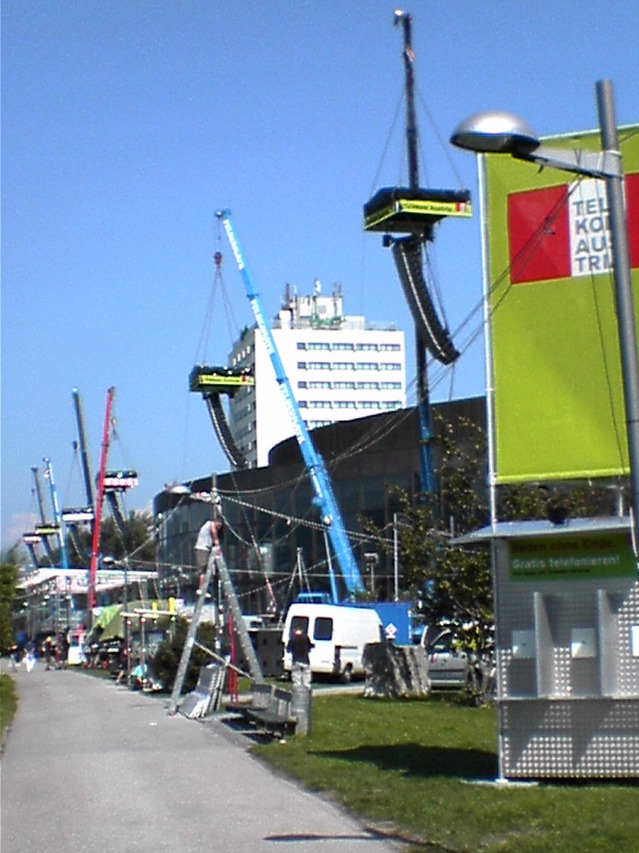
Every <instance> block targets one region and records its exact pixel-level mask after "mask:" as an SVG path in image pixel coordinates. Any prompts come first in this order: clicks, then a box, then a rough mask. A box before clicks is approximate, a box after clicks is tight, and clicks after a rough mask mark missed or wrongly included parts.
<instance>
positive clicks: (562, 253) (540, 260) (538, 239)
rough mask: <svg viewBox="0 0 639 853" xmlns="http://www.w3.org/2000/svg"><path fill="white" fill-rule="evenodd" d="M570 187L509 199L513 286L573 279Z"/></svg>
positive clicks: (534, 192) (531, 192) (518, 194)
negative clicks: (569, 231)
mask: <svg viewBox="0 0 639 853" xmlns="http://www.w3.org/2000/svg"><path fill="white" fill-rule="evenodd" d="M567 202H568V187H567V186H566V185H565V184H564V185H562V186H558V187H546V188H545V189H540V190H526V191H525V192H519V193H512V194H511V195H509V196H508V247H509V252H510V254H509V258H510V280H511V282H512V283H513V284H519V283H523V282H531V281H545V280H547V279H554V278H567V277H568V276H569V275H570V238H569V233H568V204H567Z"/></svg>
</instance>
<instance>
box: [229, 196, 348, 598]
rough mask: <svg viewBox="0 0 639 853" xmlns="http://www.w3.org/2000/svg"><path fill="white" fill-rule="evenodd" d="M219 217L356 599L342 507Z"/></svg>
mask: <svg viewBox="0 0 639 853" xmlns="http://www.w3.org/2000/svg"><path fill="white" fill-rule="evenodd" d="M216 216H217V218H218V219H220V220H221V222H222V224H223V226H224V230H225V231H226V235H227V237H228V240H229V243H230V245H231V249H232V251H233V255H234V256H235V261H236V263H237V266H238V269H239V271H240V274H241V276H242V280H243V282H244V286H245V288H246V295H247V296H248V299H249V302H250V304H251V308H252V309H253V314H254V315H255V319H256V321H257V326H258V328H259V330H260V333H261V335H262V339H263V341H264V345H265V347H266V351H267V352H268V354H269V357H270V359H271V363H272V365H273V369H274V371H275V378H276V380H277V384H278V385H279V387H280V390H281V391H282V394H283V395H284V400H285V403H286V407H287V409H288V413H289V416H290V418H291V422H292V424H293V429H294V431H295V437H296V439H297V443H298V445H299V448H300V452H301V454H302V459H303V460H304V465H305V467H306V470H307V472H308V475H309V477H310V480H311V483H312V486H313V491H314V495H315V497H314V503H315V504H316V506H317V507H318V508H319V511H320V516H321V521H322V524H323V526H324V529H325V531H326V533H327V534H328V538H329V541H330V544H331V546H332V549H333V552H334V554H335V559H336V561H337V564H338V567H339V570H340V573H341V575H342V577H343V579H344V583H345V585H346V589H347V593H348V596H349V597H351V598H353V597H354V596H355V595H356V594H357V593H359V592H363V591H364V585H363V583H362V579H361V576H360V573H359V568H358V566H357V563H356V562H355V558H354V556H353V551H352V549H351V545H350V542H349V540H348V536H347V535H346V530H345V528H344V522H343V520H342V516H341V513H340V511H339V507H338V506H337V501H336V500H335V495H334V494H333V489H332V486H331V482H330V478H329V476H328V473H327V471H326V467H325V465H324V461H323V459H322V457H321V456H320V454H319V453H318V452H317V450H316V449H315V446H314V444H313V440H312V438H311V436H310V433H309V431H308V428H307V426H306V423H305V422H304V420H303V418H302V416H301V414H300V410H299V407H298V405H297V400H296V399H295V395H294V394H293V389H292V387H291V383H290V381H289V379H288V376H287V375H286V371H285V370H284V365H283V364H282V360H281V358H280V355H279V353H278V351H277V346H276V345H275V340H274V338H273V333H272V332H271V328H270V326H269V324H268V322H267V320H266V315H265V313H264V309H263V307H262V303H261V299H260V295H259V293H258V292H257V290H256V288H255V285H254V283H253V277H252V275H251V273H250V271H249V269H248V267H247V265H246V261H245V260H244V255H243V253H242V250H241V248H240V244H239V242H238V239H237V236H236V234H235V230H234V228H233V224H232V222H231V212H230V210H218V211H217V213H216ZM329 579H330V584H331V595H332V598H333V601H334V602H335V603H338V602H339V600H340V596H339V594H338V590H337V582H336V579H335V574H334V572H333V571H332V569H331V568H330V565H329Z"/></svg>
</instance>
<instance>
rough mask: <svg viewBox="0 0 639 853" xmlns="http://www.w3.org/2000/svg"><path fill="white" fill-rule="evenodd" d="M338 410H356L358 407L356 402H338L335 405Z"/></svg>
mask: <svg viewBox="0 0 639 853" xmlns="http://www.w3.org/2000/svg"><path fill="white" fill-rule="evenodd" d="M335 408H336V409H356V408H357V406H356V404H355V401H354V400H338V401H337V402H336V403H335Z"/></svg>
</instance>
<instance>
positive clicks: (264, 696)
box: [238, 681, 297, 736]
mask: <svg viewBox="0 0 639 853" xmlns="http://www.w3.org/2000/svg"><path fill="white" fill-rule="evenodd" d="M251 693H252V694H253V696H252V699H251V704H250V705H245V706H243V707H242V708H241V709H238V710H241V713H242V715H243V716H244V718H245V719H246V720H248V721H249V722H251V723H253V724H254V725H255V726H256V727H257V728H259V729H261V730H262V731H265V732H267V733H268V734H270V735H279V736H282V735H284V734H293V733H294V732H295V725H296V722H297V721H296V719H295V717H294V716H293V714H292V711H291V703H292V697H291V693H290V691H289V690H285V689H284V688H282V687H277V685H275V684H266V683H265V682H259V681H254V682H253V683H252V684H251Z"/></svg>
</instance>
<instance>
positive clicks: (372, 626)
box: [282, 604, 383, 681]
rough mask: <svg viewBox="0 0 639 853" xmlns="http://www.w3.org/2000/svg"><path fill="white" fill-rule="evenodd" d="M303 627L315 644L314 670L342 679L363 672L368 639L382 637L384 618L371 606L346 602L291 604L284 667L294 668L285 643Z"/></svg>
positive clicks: (312, 652)
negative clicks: (294, 632)
mask: <svg viewBox="0 0 639 853" xmlns="http://www.w3.org/2000/svg"><path fill="white" fill-rule="evenodd" d="M298 628H301V629H302V630H303V631H305V632H306V634H308V637H309V639H310V641H311V643H312V644H313V647H312V648H311V650H310V653H309V660H310V664H311V672H314V673H317V674H323V675H332V676H333V677H334V678H339V679H341V680H342V681H350V680H351V678H352V677H353V676H357V675H363V673H364V668H363V666H362V654H363V652H364V646H365V645H366V643H379V642H380V641H381V640H382V639H383V628H382V622H381V620H380V618H379V616H378V615H377V613H376V612H375V611H374V610H373V609H372V608H369V607H352V606H349V605H346V604H291V606H290V607H289V610H288V613H287V614H286V620H285V622H284V630H283V631H282V643H283V644H284V671H285V672H288V673H290V672H291V669H292V658H291V653H290V652H288V651H286V646H287V645H288V641H289V639H290V637H291V634H292V632H293V631H295V630H296V629H298Z"/></svg>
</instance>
